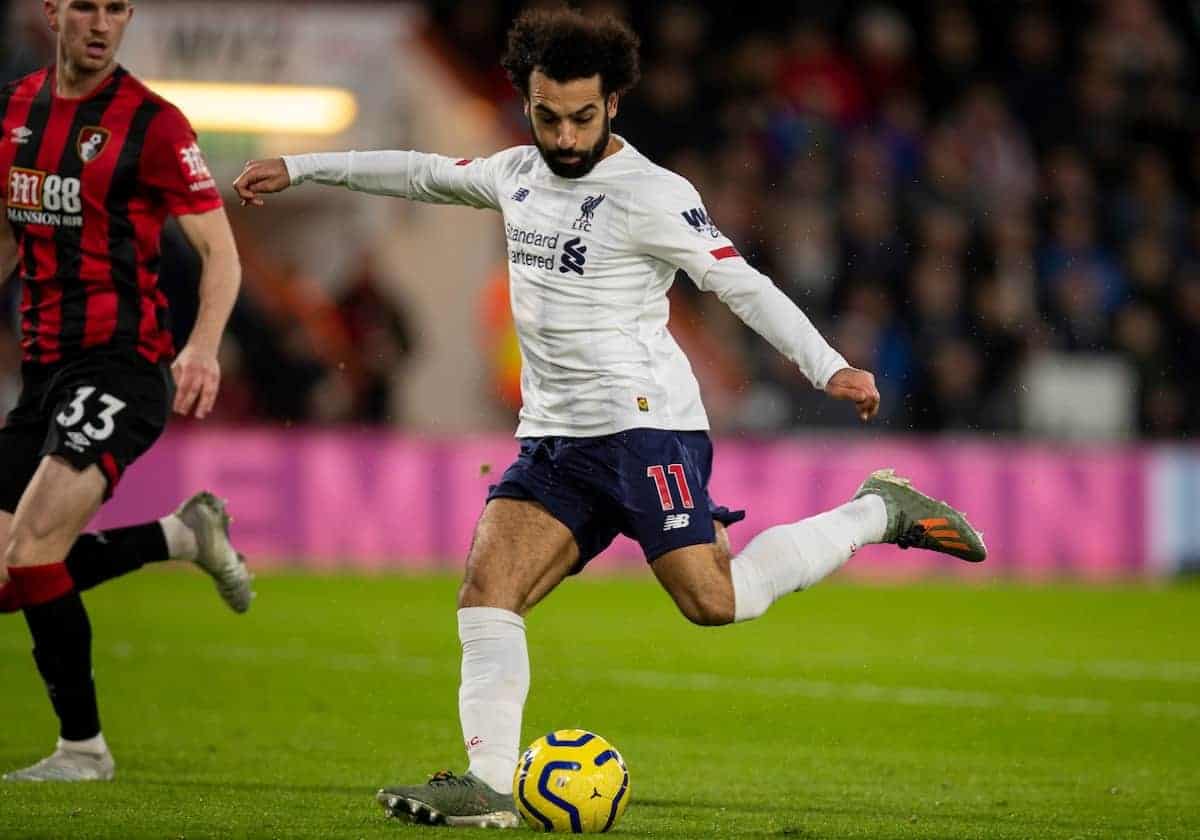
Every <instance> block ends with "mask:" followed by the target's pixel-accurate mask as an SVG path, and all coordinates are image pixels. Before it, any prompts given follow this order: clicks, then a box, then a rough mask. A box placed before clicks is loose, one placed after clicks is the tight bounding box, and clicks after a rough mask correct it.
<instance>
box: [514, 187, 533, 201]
mask: <svg viewBox="0 0 1200 840" xmlns="http://www.w3.org/2000/svg"><path fill="white" fill-rule="evenodd" d="M527 198H529V190H528V189H527V188H526V187H521V189H519V190H517V191H516V192H515V193H513V194H512V200H513V201H524V200H525V199H527Z"/></svg>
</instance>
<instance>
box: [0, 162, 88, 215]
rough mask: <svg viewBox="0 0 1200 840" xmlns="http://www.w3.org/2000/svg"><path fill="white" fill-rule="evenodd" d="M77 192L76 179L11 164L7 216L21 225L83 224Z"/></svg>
mask: <svg viewBox="0 0 1200 840" xmlns="http://www.w3.org/2000/svg"><path fill="white" fill-rule="evenodd" d="M80 192H81V185H80V183H79V179H78V178H64V177H62V176H60V175H58V174H55V173H53V172H43V171H41V170H40V169H22V168H21V167H16V166H15V167H13V168H12V169H11V170H9V173H8V219H9V221H10V222H18V223H21V224H32V225H63V226H67V227H78V226H80V225H82V224H83V217H82V216H80V215H79V214H80V213H81V212H82V211H83V199H82V197H81V196H80Z"/></svg>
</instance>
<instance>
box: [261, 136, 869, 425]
mask: <svg viewBox="0 0 1200 840" xmlns="http://www.w3.org/2000/svg"><path fill="white" fill-rule="evenodd" d="M618 139H619V140H621V144H622V145H621V149H620V150H619V151H617V152H615V153H614V154H611V155H609V156H608V157H606V158H604V159H603V160H601V161H600V162H599V163H597V164H596V166H595V167H594V168H593V169H592V171H591V172H589V173H588V174H587V175H585V176H584V177H582V178H577V179H576V178H563V177H560V176H558V175H555V174H554V173H553V172H552V171H551V170H550V168H549V167H548V166H546V163H545V161H543V160H542V157H541V155H540V154H539V152H538V150H537V148H536V147H534V146H518V147H515V148H511V149H506V150H504V151H502V152H499V153H497V154H494V155H492V156H491V157H487V158H477V159H474V160H465V159H464V160H455V159H454V158H448V157H443V156H441V155H432V154H424V153H421V152H402V151H383V152H339V153H333V154H315V155H296V156H289V157H285V158H284V162H285V164H286V166H287V169H288V173H289V175H290V176H291V180H292V183H293V184H299V183H302V182H304V181H316V182H318V183H322V184H337V185H342V186H346V187H349V188H350V189H353V190H361V191H363V192H368V193H375V194H381V195H394V196H402V197H404V198H409V199H415V200H417V201H425V202H432V203H439V204H465V205H468V206H470V207H477V208H490V209H493V210H499V211H500V212H501V213H502V214H503V216H504V230H505V235H506V238H507V241H508V262H509V278H510V282H509V295H510V299H511V304H512V314H513V320H514V322H515V324H516V332H517V339H518V342H519V344H520V348H521V361H522V365H521V400H522V403H523V404H522V407H521V414H520V423H519V425H518V427H517V436H518V437H540V436H545V435H562V436H566V437H589V436H594V435H605V434H611V433H614V432H619V431H622V430H624V429H630V428H636V427H647V428H655V429H677V430H701V429H707V428H708V416H707V415H706V414H705V411H704V406H703V404H702V403H701V401H700V387H699V385H698V384H697V382H696V377H695V375H694V374H693V373H692V368H691V365H690V364H689V363H688V360H687V357H686V356H685V355H684V354H683V351H682V350H680V348H679V345H678V344H677V343H676V342H675V339H674V338H673V337H672V336H671V333H670V332H668V330H667V316H668V303H667V290H668V289H669V288H670V287H671V283H672V282H673V280H674V277H675V270H676V269H683V270H684V271H686V272H687V273H688V275H689V276H691V278H692V280H693V281H694V282H695V283H696V285H697V286H698V287H699V288H700V289H702V290H706V291H713V292H716V294H717V295H718V296H719V297H720V298H721V300H722V301H724V302H725V303H726V304H727V305H728V306H729V307H730V308H731V309H732V310H733V311H734V312H735V313H736V314H737V315H738V316H739V317H740V318H741V319H742V320H743V321H745V322H746V324H748V325H749V326H750V327H751V328H753V329H754V330H755V331H756V332H758V333H759V334H760V335H761V336H763V338H765V339H766V340H767V341H769V342H770V343H771V344H772V345H773V346H774V347H775V348H776V349H777V350H779V352H781V353H783V354H784V355H785V356H787V357H788V358H789V359H791V360H792V361H793V362H795V363H796V364H797V365H798V366H799V368H800V370H801V371H802V372H803V373H804V375H805V376H806V377H807V378H808V379H809V381H811V382H812V383H813V385H815V386H816V387H818V388H823V387H824V386H825V383H826V382H827V381H828V380H829V378H830V377H831V376H832V375H833V374H834V373H835V372H837V371H838V370H840V369H841V368H843V367H846V361H845V360H844V359H843V358H842V357H841V356H840V355H839V354H838V353H837V352H836V351H835V350H834V349H833V348H832V347H830V346H829V344H828V343H827V342H826V341H825V339H824V338H822V337H821V334H820V333H819V332H818V331H817V330H816V328H815V327H813V325H812V323H811V322H810V321H809V320H808V318H807V317H806V316H805V315H804V313H803V312H802V311H801V310H800V309H799V308H798V307H797V306H796V305H795V304H793V303H792V302H791V300H789V299H788V298H787V296H785V295H784V294H783V293H782V292H781V291H780V290H779V289H778V288H776V286H775V284H774V283H772V282H771V280H770V279H768V278H767V277H765V276H764V275H762V274H760V273H759V272H758V271H756V270H754V269H753V268H752V267H750V265H748V264H747V263H746V261H745V260H743V259H742V258H741V256H740V255H739V254H738V252H737V250H736V249H735V248H734V246H733V244H732V243H731V242H730V241H729V240H728V239H727V238H725V236H724V235H723V234H722V233H721V232H720V231H719V230H718V229H717V227H716V226H715V225H714V224H713V222H712V220H711V219H710V218H709V217H708V213H707V211H706V210H705V209H704V204H703V202H702V201H701V199H700V195H699V193H697V192H696V189H695V188H694V187H693V186H692V185H691V184H690V183H689V182H688V181H687V179H685V178H683V177H681V176H680V175H677V174H675V173H674V172H671V171H670V170H667V169H664V168H662V167H661V166H657V165H656V164H654V163H652V162H651V161H650V160H648V159H647V158H646V157H644V156H643V155H642V154H641V153H639V152H638V151H637V150H636V149H635V148H634V147H633V146H631V145H630V144H629V143H628V142H626V141H624V140H623V139H622V138H618Z"/></svg>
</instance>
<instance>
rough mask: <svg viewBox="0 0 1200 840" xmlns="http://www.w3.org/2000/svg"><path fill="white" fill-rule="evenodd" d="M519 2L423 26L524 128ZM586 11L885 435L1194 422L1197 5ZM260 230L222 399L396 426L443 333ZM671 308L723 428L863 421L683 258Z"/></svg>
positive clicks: (488, 346)
mask: <svg viewBox="0 0 1200 840" xmlns="http://www.w3.org/2000/svg"><path fill="white" fill-rule="evenodd" d="M525 5H528V4H521V3H510V2H503V1H502V0H475V2H470V3H448V2H447V3H442V2H431V3H426V4H424V6H425V10H426V11H427V13H428V14H427V18H426V20H427V25H428V26H429V28H430V29H429V32H428V33H427V37H428V43H430V44H432V45H434V47H435V49H436V50H437V51H438V52H439V54H440V55H441V56H442V57H443V59H444V60H445V61H446V62H447V63H448V64H449V66H451V67H452V68H453V69H454V71H455V73H456V74H457V76H458V77H459V79H461V81H462V83H463V85H464V86H465V87H466V88H467V89H468V90H470V91H472V92H473V94H474V95H476V96H479V97H482V98H485V99H487V100H489V101H491V102H493V103H495V104H496V106H497V110H496V114H497V119H499V120H501V121H502V122H503V124H504V129H505V132H506V133H507V135H508V136H510V137H511V141H512V142H513V143H520V142H525V139H526V138H527V136H528V129H527V127H526V125H525V122H524V117H523V116H522V113H521V102H520V99H519V98H518V97H517V96H516V94H515V93H514V92H513V91H512V89H511V88H510V86H509V84H508V81H507V79H505V77H504V75H503V72H502V71H501V70H500V69H499V66H498V59H499V56H500V53H501V51H502V49H503V41H504V32H505V30H506V28H507V26H508V23H509V22H510V21H511V19H512V17H513V16H514V15H515V14H516V13H517V12H518V11H519V10H520V8H522V7H524V6H525ZM581 5H582V6H583V8H585V9H586V10H588V11H596V12H602V11H608V12H612V13H614V14H617V15H619V16H622V17H624V18H626V19H627V20H629V21H630V22H631V23H632V24H633V26H634V28H635V30H636V31H637V32H638V33H639V35H640V36H641V38H642V40H643V56H642V62H643V80H642V82H641V84H640V85H639V87H638V88H637V89H635V90H634V91H633V92H632V93H631V94H630V95H629V96H628V97H627V98H626V99H625V100H624V101H623V102H622V104H621V108H620V113H619V115H618V117H617V119H616V121H615V123H614V130H615V131H616V132H617V133H618V134H621V135H622V136H624V137H626V138H628V139H629V141H630V142H632V143H633V144H634V145H635V146H637V147H638V148H639V149H640V150H641V151H643V152H644V153H646V154H647V155H649V156H650V157H651V158H653V159H655V160H657V161H658V162H660V163H662V164H663V165H665V166H667V167H669V168H671V169H674V170H677V171H679V172H681V173H682V174H684V175H685V176H687V177H688V178H689V179H690V180H692V182H693V183H695V184H696V186H697V187H698V188H699V190H700V192H701V195H703V196H704V198H705V201H706V204H707V208H708V211H709V214H710V216H711V217H712V218H713V219H714V220H715V221H716V222H717V224H718V225H719V226H720V227H721V228H722V230H723V231H724V233H725V234H727V235H728V236H729V237H730V238H731V239H732V240H733V241H734V242H735V243H736V244H737V245H738V246H739V248H740V249H741V251H742V253H743V254H744V255H745V256H746V257H747V258H748V259H749V260H750V262H751V263H752V264H754V265H755V266H756V267H758V268H759V269H760V270H762V271H763V272H764V273H766V274H767V275H768V276H770V277H771V278H772V279H773V280H774V281H775V282H776V283H777V284H778V285H779V286H780V288H782V289H783V290H784V291H785V292H786V293H787V294H788V295H789V296H790V297H791V298H792V299H793V300H795V301H796V303H797V304H799V305H800V306H801V307H803V308H804V310H805V311H806V312H807V313H808V314H809V316H810V317H811V318H812V319H813V320H814V321H815V322H816V323H817V324H818V325H819V326H820V327H821V328H822V329H823V330H824V331H825V333H826V335H827V336H828V337H829V338H830V339H831V341H832V342H833V343H834V344H835V346H837V347H838V348H839V349H840V350H841V351H842V352H843V354H844V355H845V356H846V357H847V359H849V360H850V362H851V363H852V364H856V365H859V366H862V367H866V368H869V369H871V370H874V371H875V372H876V374H877V376H878V378H879V381H880V385H881V391H882V392H883V395H884V417H883V418H882V422H883V423H884V425H885V426H886V427H887V428H889V429H891V430H894V431H897V432H908V431H912V432H955V433H984V434H989V435H991V434H1003V435H1012V434H1029V433H1037V432H1038V431H1039V427H1038V423H1037V421H1036V416H1037V412H1036V411H1033V412H1032V413H1031V410H1030V408H1029V406H1030V405H1031V404H1035V405H1036V404H1038V403H1040V404H1041V405H1043V407H1045V406H1046V405H1049V406H1050V409H1049V413H1050V414H1051V415H1054V414H1055V412H1056V410H1057V411H1058V412H1059V413H1061V412H1067V413H1070V414H1075V415H1080V416H1089V415H1091V416H1095V415H1097V414H1102V413H1104V411H1105V406H1106V405H1107V403H1106V401H1105V400H1106V397H1105V395H1110V396H1111V394H1113V393H1116V394H1117V395H1118V397H1120V399H1121V401H1123V402H1125V403H1126V404H1127V412H1126V415H1127V417H1126V420H1125V421H1122V420H1121V418H1120V417H1119V416H1118V417H1117V418H1116V419H1114V421H1113V422H1112V423H1111V424H1106V423H1104V422H1103V418H1101V422H1099V423H1098V425H1097V426H1096V428H1097V429H1098V430H1099V431H1100V433H1102V434H1107V435H1109V436H1129V435H1138V436H1143V437H1146V438H1152V439H1162V438H1180V437H1184V436H1187V435H1190V434H1192V433H1194V432H1196V431H1197V430H1198V429H1200V389H1197V388H1196V387H1194V386H1193V385H1192V381H1191V380H1192V378H1193V372H1194V371H1195V370H1196V369H1197V367H1198V366H1200V110H1198V109H1197V107H1196V106H1197V102H1196V91H1197V89H1198V88H1197V66H1196V58H1197V56H1198V55H1200V4H1196V3H1190V2H1183V0H1180V2H1165V0H1164V1H1163V2H1155V0H1088V1H1086V2H1085V1H1083V0H1080V1H1079V2H1069V1H1068V2H1054V3H1050V2H1045V3H1001V2H982V3H969V4H968V3H955V2H933V0H929V2H923V3H880V2H842V3H837V2H830V3H822V4H792V5H790V6H789V5H782V4H780V5H776V4H772V5H771V6H770V13H769V14H758V13H753V14H752V13H749V12H747V10H746V8H745V7H744V6H743V5H742V4H728V3H657V2H656V3H640V2H638V3H634V2H630V3H619V2H618V3H613V2H605V3H590V4H588V3H585V4H581ZM814 6H819V7H820V9H821V11H820V12H812V11H810V10H809V7H814ZM764 8H766V7H765V6H764ZM7 23H8V25H7V30H6V31H8V32H10V34H11V33H14V32H15V34H16V36H15V37H7V38H5V40H4V43H3V50H4V52H3V56H2V61H0V66H2V68H3V71H2V72H3V76H4V79H5V80H7V79H10V78H14V77H16V76H18V75H20V74H22V73H24V72H28V71H29V70H31V69H33V68H34V67H36V66H38V65H40V64H42V63H45V62H46V61H47V60H48V59H49V57H50V51H49V50H50V45H51V42H50V41H49V38H48V33H46V32H45V31H44V26H39V25H30V26H26V27H24V28H20V27H19V26H18V24H19V23H20V21H18V20H17V19H16V18H12V19H10V20H9V21H8V22H7ZM202 140H203V138H202ZM427 151H444V152H446V153H452V152H453V151H454V150H449V149H447V150H442V149H428V150H427ZM498 224H499V222H498V221H497V225H498ZM242 251H243V256H244V258H245V262H246V281H245V282H246V294H245V295H244V296H243V299H242V301H241V302H240V303H239V306H238V310H237V312H236V313H235V316H234V319H233V322H232V324H231V336H232V338H231V340H230V342H228V347H227V348H226V350H225V352H224V358H223V364H224V368H225V373H226V381H225V392H224V396H223V399H222V405H221V409H220V415H219V416H221V417H222V418H223V419H227V420H231V421H263V422H275V423H292V422H305V423H337V422H357V423H392V424H396V425H403V424H404V422H405V419H404V409H403V405H402V404H400V401H398V400H397V399H396V395H395V394H394V393H392V389H393V388H394V385H395V382H396V376H395V372H396V371H401V372H402V371H403V370H404V365H405V364H406V362H407V361H408V360H410V359H411V358H412V357H413V355H414V354H418V353H421V352H423V349H422V341H421V334H422V328H421V321H420V318H419V317H417V316H416V315H415V314H414V313H413V312H412V311H410V310H409V309H408V308H407V307H406V305H405V302H404V299H403V296H397V295H396V294H393V293H391V292H389V291H387V290H384V289H383V288H382V285H383V284H382V283H381V282H380V280H379V272H378V266H376V265H374V264H373V261H372V258H371V257H370V256H369V255H366V254H363V255H360V256H356V257H355V258H354V259H353V260H351V261H350V262H349V263H348V264H347V265H346V266H345V268H344V270H343V271H342V272H340V273H339V276H338V277H336V278H324V277H312V276H308V275H307V274H305V273H304V271H303V270H302V269H301V268H300V267H298V266H293V265H281V264H279V263H278V261H274V260H268V259H264V258H261V257H260V256H258V255H257V254H256V248H255V247H254V243H253V242H244V243H242ZM196 267H197V264H196V260H195V257H194V255H192V254H190V252H189V249H188V248H187V246H186V243H184V242H183V241H182V239H181V237H180V235H179V233H178V231H177V230H174V229H169V230H168V232H167V234H166V243H165V259H164V264H163V278H164V284H165V285H166V286H167V288H168V290H169V291H170V294H171V296H172V300H173V301H175V303H176V310H177V311H176V313H175V317H176V320H177V322H180V323H181V324H182V325H183V326H184V329H186V325H187V323H189V320H190V317H191V314H190V312H191V310H194V305H195V304H194V292H193V291H192V287H193V286H194V283H195V272H196ZM501 268H502V263H499V264H498V265H497V270H498V277H497V279H496V282H495V283H492V284H490V285H488V286H487V287H486V288H485V292H484V294H483V295H482V299H481V300H479V301H478V302H477V305H478V307H479V310H480V324H481V332H482V334H483V335H484V337H485V340H484V341H482V342H480V347H481V350H480V352H481V353H485V354H491V355H493V356H495V358H494V359H492V360H489V369H490V370H492V371H493V372H494V377H495V381H494V382H493V383H492V385H493V387H492V391H493V392H494V394H495V400H496V401H498V402H499V403H500V405H502V406H504V409H505V411H507V412H510V413H511V412H512V411H514V410H515V407H516V405H515V401H516V394H515V389H514V383H515V380H514V378H513V377H514V375H515V374H514V366H513V363H512V362H513V358H512V344H511V336H509V335H508V334H507V333H506V328H505V324H506V313H505V300H506V298H505V295H504V294H503V276H502V272H500V271H499V270H500V269H501ZM11 292H12V289H11V286H10V289H9V295H8V296H7V297H6V299H7V300H8V301H9V302H8V304H7V307H8V309H7V312H8V313H10V314H11V307H12V296H11ZM189 296H190V297H189ZM3 324H4V326H2V327H0V381H2V382H3V385H0V399H5V400H11V399H12V397H14V396H15V389H16V387H17V385H18V380H17V370H18V356H17V353H16V339H15V337H13V336H11V335H9V333H10V332H12V330H13V326H12V324H13V319H12V318H11V317H6V318H5V319H4V321H3ZM671 328H672V331H673V333H674V334H675V335H676V337H677V339H678V340H679V341H680V343H681V344H682V345H683V346H684V348H685V350H687V351H688V353H689V355H690V357H691V359H692V362H693V367H694V368H695V369H696V372H697V375H698V376H699V377H700V379H701V381H702V386H703V388H704V391H705V398H706V403H707V405H708V407H709V409H710V414H711V415H712V419H713V421H714V427H715V429H716V430H717V431H720V432H727V433H738V432H745V433H766V432H770V433H780V432H789V431H793V430H799V429H808V428H813V427H817V428H827V427H835V426H847V427H848V426H851V425H853V423H854V420H853V416H852V413H850V412H845V411H837V410H834V408H831V407H830V406H828V405H826V404H825V403H824V402H822V401H821V400H820V399H819V397H818V395H815V394H814V393H813V392H812V391H811V389H810V388H809V387H808V386H807V384H806V383H805V382H803V381H802V380H801V379H800V377H799V375H798V373H796V372H795V371H794V370H793V369H792V368H791V366H790V365H789V364H787V363H786V362H785V361H784V360H783V359H782V358H781V357H779V356H778V354H777V353H776V352H775V351H774V350H773V349H772V348H771V347H770V346H769V345H767V344H766V343H765V342H764V341H763V340H762V339H760V338H759V337H757V336H756V335H754V334H753V333H751V332H750V331H749V330H748V329H747V328H745V327H744V326H743V325H741V323H740V322H739V321H737V319H736V318H735V317H734V316H733V315H732V314H730V313H729V312H728V310H726V309H725V308H724V306H723V305H722V304H720V302H719V301H717V300H716V298H715V297H714V296H712V295H704V294H700V293H698V292H697V291H696V290H695V288H694V286H693V285H692V284H691V283H690V282H688V281H687V280H686V278H682V277H681V278H680V282H677V283H676V284H675V287H674V289H673V291H672V322H671ZM488 336H492V337H493V339H494V340H486V339H487V337H488ZM1093 394H1095V395H1097V396H1096V397H1095V399H1093V398H1092V395H1093ZM1031 401H1032V403H1031ZM1116 413H1117V414H1118V415H1120V412H1119V411H1118V412H1116ZM1031 417H1032V418H1033V419H1031ZM1051 425H1052V424H1051Z"/></svg>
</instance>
